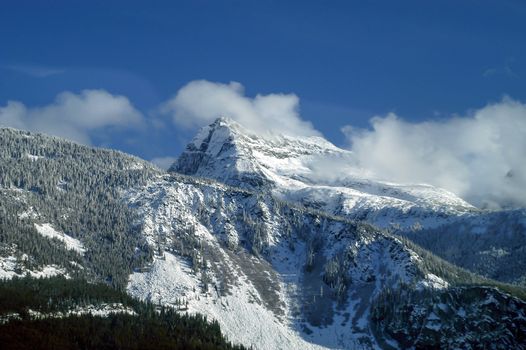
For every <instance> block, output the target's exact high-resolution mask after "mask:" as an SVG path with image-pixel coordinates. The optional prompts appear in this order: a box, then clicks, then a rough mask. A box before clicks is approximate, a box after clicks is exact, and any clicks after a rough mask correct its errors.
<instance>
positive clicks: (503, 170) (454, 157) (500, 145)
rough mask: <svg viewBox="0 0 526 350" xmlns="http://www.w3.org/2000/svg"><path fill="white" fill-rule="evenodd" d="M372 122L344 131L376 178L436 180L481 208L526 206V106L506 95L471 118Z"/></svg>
mask: <svg viewBox="0 0 526 350" xmlns="http://www.w3.org/2000/svg"><path fill="white" fill-rule="evenodd" d="M371 125H372V130H357V129H354V128H353V127H351V126H346V127H344V128H343V129H342V130H343V132H344V133H345V134H346V136H347V138H348V140H349V142H350V144H351V149H352V151H353V152H354V153H355V155H356V157H357V159H358V161H359V163H360V165H361V166H363V167H364V168H366V169H370V170H372V171H373V172H374V173H375V174H376V176H378V177H381V178H384V179H388V180H393V181H401V182H424V183H429V184H433V185H436V186H439V187H443V188H445V189H448V190H450V191H452V192H454V193H456V194H457V195H459V196H461V197H463V198H465V199H466V200H468V201H470V202H471V203H473V204H475V205H479V206H494V207H498V206H526V105H525V104H522V103H520V102H517V101H514V100H512V99H509V98H504V99H503V100H502V101H501V102H500V103H496V104H491V105H488V106H486V107H484V108H482V109H479V110H476V111H474V112H473V113H471V114H470V115H469V116H467V117H453V118H450V119H448V120H443V121H429V122H421V123H409V122H406V121H404V120H402V119H400V118H399V117H397V116H396V115H394V114H389V115H387V116H385V117H375V118H373V119H371Z"/></svg>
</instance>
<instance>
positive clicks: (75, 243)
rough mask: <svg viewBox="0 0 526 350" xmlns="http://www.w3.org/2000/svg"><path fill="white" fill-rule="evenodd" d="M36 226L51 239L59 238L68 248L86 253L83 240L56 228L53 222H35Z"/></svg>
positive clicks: (43, 234) (39, 231)
mask: <svg viewBox="0 0 526 350" xmlns="http://www.w3.org/2000/svg"><path fill="white" fill-rule="evenodd" d="M35 228H36V229H37V231H38V233H40V234H41V235H42V236H44V237H46V238H49V239H58V240H59V241H61V242H63V243H64V245H65V246H66V248H67V249H69V250H74V251H76V252H77V253H79V254H84V253H85V252H86V249H85V248H84V245H83V244H82V242H81V241H79V240H78V239H75V238H73V237H71V236H68V235H66V234H65V233H62V232H59V231H57V230H55V229H54V228H53V226H51V224H47V223H45V224H35Z"/></svg>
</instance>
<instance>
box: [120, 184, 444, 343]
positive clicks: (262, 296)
mask: <svg viewBox="0 0 526 350" xmlns="http://www.w3.org/2000/svg"><path fill="white" fill-rule="evenodd" d="M125 200H126V201H127V202H128V203H129V205H130V206H131V207H132V208H135V209H136V210H138V211H139V212H140V213H141V215H142V222H143V234H144V236H145V237H146V239H147V241H148V242H149V244H150V245H151V246H152V248H153V249H154V250H155V251H156V256H155V257H154V261H153V262H152V264H151V265H149V266H146V267H145V268H143V269H141V270H137V271H136V272H135V273H133V274H132V275H131V276H130V280H129V283H128V287H127V290H128V292H129V293H130V294H131V295H133V296H136V297H139V298H142V299H147V300H152V301H155V302H159V303H162V304H167V305H172V306H174V307H177V308H181V309H182V310H185V311H189V312H198V313H202V314H205V315H207V316H209V317H211V318H214V319H217V320H218V321H219V323H220V324H221V329H222V330H223V331H224V332H225V334H227V335H228V337H229V338H230V339H231V340H233V341H235V342H241V343H243V344H245V345H248V346H251V345H253V346H254V347H255V348H257V349H297V348H306V349H316V348H331V349H336V348H345V349H354V348H356V347H362V346H363V347H365V348H378V347H379V346H380V345H379V344H378V343H377V341H376V339H375V337H374V335H373V333H372V330H371V329H370V322H369V316H370V308H371V305H372V304H373V300H374V299H375V298H376V296H377V295H379V293H381V292H382V291H384V290H386V289H392V288H397V286H399V285H400V283H404V284H407V285H412V286H414V287H415V288H417V289H422V288H424V289H429V288H445V287H447V285H448V282H447V281H445V280H444V279H443V278H444V277H440V276H437V275H435V274H433V273H431V272H430V271H428V270H426V268H425V267H424V266H423V264H422V260H423V259H422V257H420V256H419V255H418V254H417V253H416V252H415V251H412V250H411V249H410V248H409V247H407V246H406V245H405V244H404V243H402V242H401V241H400V240H398V239H397V238H395V237H393V236H390V235H389V234H386V233H383V232H381V231H378V230H376V229H374V228H373V227H372V226H368V225H363V224H358V223H356V222H352V221H348V220H346V219H343V218H338V217H334V216H328V215H326V214H323V213H322V212H318V211H312V210H309V209H305V208H302V207H296V206H294V205H290V204H287V203H285V202H282V201H280V200H278V199H276V198H274V197H272V196H262V195H260V194H258V193H254V192H251V191H247V190H242V189H237V188H233V187H230V186H228V185H224V184H221V183H216V182H211V181H208V180H204V179H202V180H200V179H196V178H192V177H184V176H180V175H178V176H176V175H172V176H164V177H161V178H159V179H158V180H156V181H153V182H151V183H150V184H149V185H148V186H146V187H145V188H141V189H135V190H131V191H130V192H128V194H127V196H126V199H125Z"/></svg>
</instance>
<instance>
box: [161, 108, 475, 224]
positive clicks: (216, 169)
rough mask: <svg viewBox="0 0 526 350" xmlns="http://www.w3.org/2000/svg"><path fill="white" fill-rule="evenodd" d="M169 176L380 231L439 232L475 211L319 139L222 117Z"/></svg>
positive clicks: (200, 136)
mask: <svg viewBox="0 0 526 350" xmlns="http://www.w3.org/2000/svg"><path fill="white" fill-rule="evenodd" d="M170 170H171V171H174V172H179V173H183V174H187V175H195V176H200V177H206V178H212V179H215V180H218V181H221V182H224V183H226V184H229V185H233V186H237V187H242V188H249V189H256V190H261V188H262V187H266V188H268V189H269V190H272V192H273V193H274V194H275V195H277V196H279V197H281V198H283V199H286V200H289V201H294V202H299V203H302V204H304V205H307V206H309V207H312V208H317V209H321V210H324V211H327V212H329V213H333V214H336V215H345V216H347V217H349V218H354V219H360V220H367V221H368V222H370V223H373V224H375V225H378V226H381V227H386V228H387V227H396V228H400V227H401V228H409V227H418V228H422V227H436V226H438V225H440V224H442V223H444V222H447V221H448V220H449V219H451V218H452V217H456V216H460V215H465V214H467V213H470V212H473V211H475V210H476V209H475V208H474V207H472V206H471V205H470V204H468V203H466V202H465V201H463V200H462V199H460V198H458V197H457V196H455V195H454V194H452V193H450V192H448V191H445V190H443V189H439V188H436V187H433V186H429V185H414V184H413V185H411V184H407V185H404V184H394V183H388V182H385V181H377V180H374V178H373V176H372V174H370V173H368V172H367V171H365V170H363V169H360V168H358V167H357V166H356V162H355V160H354V158H353V155H352V153H351V152H349V151H345V150H342V149H339V148H337V147H336V146H334V145H333V144H331V143H330V142H328V141H326V140H325V139H323V138H321V137H317V136H312V137H290V136H286V135H281V136H268V135H267V136H265V137H261V136H256V135H254V134H252V133H251V132H250V131H248V130H245V129H244V128H243V127H242V126H240V125H239V124H237V123H236V122H234V121H232V120H230V119H227V118H221V119H218V120H217V121H216V122H214V123H213V124H211V125H210V126H208V127H205V128H203V129H202V130H201V131H200V132H199V134H198V135H197V136H196V137H195V139H194V140H193V141H192V142H191V143H190V144H189V145H188V146H187V148H186V150H185V152H183V154H182V155H181V156H180V157H179V158H178V160H177V161H176V163H174V165H173V166H172V167H171V169H170Z"/></svg>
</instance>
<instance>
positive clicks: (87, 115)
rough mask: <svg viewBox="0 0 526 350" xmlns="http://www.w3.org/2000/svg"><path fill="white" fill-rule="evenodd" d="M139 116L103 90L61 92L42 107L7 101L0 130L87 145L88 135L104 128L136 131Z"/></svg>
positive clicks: (126, 102)
mask: <svg viewBox="0 0 526 350" xmlns="http://www.w3.org/2000/svg"><path fill="white" fill-rule="evenodd" d="M142 123H143V117H142V114H141V113H140V112H139V111H137V110H136V109H135V108H134V107H133V105H132V104H131V103H130V101H129V100H128V99H127V98H126V97H124V96H116V95H112V94H110V93H108V92H107V91H104V90H84V91H82V92H81V93H80V94H78V95H77V94H74V93H71V92H63V93H61V94H59V95H58V96H57V97H56V98H55V101H54V102H53V103H51V104H49V105H47V106H44V107H35V108H29V107H26V106H25V105H24V104H23V103H21V102H17V101H9V102H8V103H7V105H6V106H5V107H0V127H12V128H16V129H24V130H30V131H37V132H43V133H46V134H50V135H55V136H59V137H63V138H67V139H70V140H73V141H76V142H80V143H83V144H87V145H90V144H91V136H90V135H91V133H92V132H99V131H101V130H103V129H104V128H107V127H117V128H130V127H131V128H137V127H140V126H141V125H142Z"/></svg>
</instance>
